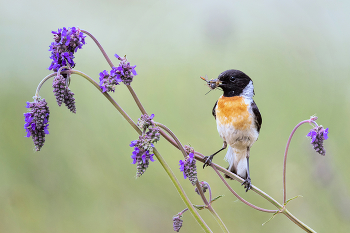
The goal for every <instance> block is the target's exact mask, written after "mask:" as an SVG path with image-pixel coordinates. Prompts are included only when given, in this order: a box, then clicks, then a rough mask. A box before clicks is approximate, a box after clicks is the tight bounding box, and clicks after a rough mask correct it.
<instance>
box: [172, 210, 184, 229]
mask: <svg viewBox="0 0 350 233" xmlns="http://www.w3.org/2000/svg"><path fill="white" fill-rule="evenodd" d="M181 217H182V213H181V214H180V213H178V214H177V215H175V216H174V217H173V228H174V231H176V232H179V231H180V229H181V227H182V222H183V220H182V219H181Z"/></svg>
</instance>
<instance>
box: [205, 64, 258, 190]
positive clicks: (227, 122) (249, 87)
mask: <svg viewBox="0 0 350 233" xmlns="http://www.w3.org/2000/svg"><path fill="white" fill-rule="evenodd" d="M202 79H203V80H205V81H207V80H206V79H204V78H202ZM207 84H208V86H209V87H210V89H212V90H213V89H215V88H221V89H222V91H223V92H224V93H223V95H222V96H221V97H220V98H219V100H218V101H217V102H216V103H215V105H214V108H213V111H212V113H213V116H214V117H215V119H216V124H217V130H218V132H219V135H220V137H221V138H222V139H223V141H224V143H223V146H222V148H221V149H220V150H218V151H217V152H215V153H214V154H212V155H210V156H206V157H205V163H204V165H203V168H204V167H205V166H210V164H211V161H212V159H213V157H214V155H216V154H217V153H219V152H220V151H222V150H224V149H226V147H227V146H228V150H227V153H226V157H225V160H226V161H227V162H228V163H229V166H228V168H227V169H228V170H230V171H231V172H233V173H235V174H237V175H239V176H240V177H242V178H243V179H245V181H244V182H243V183H242V185H244V187H245V189H246V192H247V191H248V190H249V189H250V188H251V179H250V174H249V151H250V148H251V147H252V145H253V144H254V142H255V141H256V140H257V139H258V136H259V132H260V127H261V123H262V118H261V115H260V112H259V109H258V107H257V106H256V104H255V102H254V100H253V96H254V86H253V81H252V80H251V79H250V78H249V76H248V75H246V74H245V73H243V72H242V71H239V70H226V71H224V72H222V73H221V74H220V75H219V77H218V78H217V79H213V80H209V81H207Z"/></svg>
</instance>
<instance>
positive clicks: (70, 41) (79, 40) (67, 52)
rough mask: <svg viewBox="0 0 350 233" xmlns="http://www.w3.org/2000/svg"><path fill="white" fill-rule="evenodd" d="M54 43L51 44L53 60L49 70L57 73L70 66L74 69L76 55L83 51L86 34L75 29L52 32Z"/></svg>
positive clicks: (60, 29) (61, 29)
mask: <svg viewBox="0 0 350 233" xmlns="http://www.w3.org/2000/svg"><path fill="white" fill-rule="evenodd" d="M52 34H53V35H54V42H52V43H51V45H50V49H49V51H51V57H50V59H52V62H51V65H50V67H49V70H53V71H57V70H58V69H59V68H60V67H62V66H67V65H69V66H70V67H74V66H75V63H74V61H73V59H74V55H73V54H74V53H76V52H77V50H78V49H81V48H82V46H83V45H84V44H85V37H86V36H84V34H83V33H82V32H81V31H80V29H77V28H75V27H72V28H65V27H64V28H59V29H58V30H57V32H55V31H52Z"/></svg>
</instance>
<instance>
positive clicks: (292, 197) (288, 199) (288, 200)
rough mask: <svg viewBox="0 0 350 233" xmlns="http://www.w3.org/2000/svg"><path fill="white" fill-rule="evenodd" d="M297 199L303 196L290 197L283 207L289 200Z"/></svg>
mask: <svg viewBox="0 0 350 233" xmlns="http://www.w3.org/2000/svg"><path fill="white" fill-rule="evenodd" d="M298 197H303V196H301V195H298V196H295V197H292V198H290V199H288V200H287V201H286V203H284V205H287V203H288V202H290V201H291V200H294V199H296V198H298Z"/></svg>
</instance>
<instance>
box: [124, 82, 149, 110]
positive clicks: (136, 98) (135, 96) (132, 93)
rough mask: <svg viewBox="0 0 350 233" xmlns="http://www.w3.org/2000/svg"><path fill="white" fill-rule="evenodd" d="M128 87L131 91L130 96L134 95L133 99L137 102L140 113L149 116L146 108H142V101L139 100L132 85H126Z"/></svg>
mask: <svg viewBox="0 0 350 233" xmlns="http://www.w3.org/2000/svg"><path fill="white" fill-rule="evenodd" d="M126 87H127V88H128V90H129V91H130V94H131V95H132V97H133V98H134V100H135V103H136V104H137V106H138V107H139V109H140V111H141V112H142V114H147V112H146V110H145V108H144V107H143V106H142V104H141V101H140V100H139V98H138V97H137V95H136V93H135V91H134V89H133V88H132V87H131V86H130V85H126Z"/></svg>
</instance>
